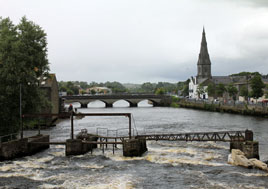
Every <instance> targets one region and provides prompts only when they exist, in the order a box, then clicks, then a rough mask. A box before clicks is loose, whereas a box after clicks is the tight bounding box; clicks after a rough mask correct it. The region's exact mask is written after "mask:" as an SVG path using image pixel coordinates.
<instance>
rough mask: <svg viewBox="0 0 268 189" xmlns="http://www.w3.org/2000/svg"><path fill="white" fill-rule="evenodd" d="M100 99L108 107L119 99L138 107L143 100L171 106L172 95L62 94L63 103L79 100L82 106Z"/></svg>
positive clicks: (154, 104) (156, 104)
mask: <svg viewBox="0 0 268 189" xmlns="http://www.w3.org/2000/svg"><path fill="white" fill-rule="evenodd" d="M96 100H100V101H102V102H104V103H105V106H106V107H113V103H115V102H116V101H118V100H125V101H127V102H128V103H129V106H130V107H137V106H138V103H139V102H141V101H143V100H149V101H151V102H152V105H153V106H169V105H170V104H171V96H169V95H154V94H105V95H87V96H85V95H83V96H79V95H77V96H62V97H61V99H60V102H61V105H64V103H74V102H79V103H80V104H81V108H87V105H88V103H90V102H93V101H96Z"/></svg>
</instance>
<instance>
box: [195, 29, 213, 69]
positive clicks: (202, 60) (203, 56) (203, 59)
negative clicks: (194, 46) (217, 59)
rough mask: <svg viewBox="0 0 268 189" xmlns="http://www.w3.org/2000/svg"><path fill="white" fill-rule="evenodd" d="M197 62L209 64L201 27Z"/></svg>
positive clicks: (204, 36) (204, 34) (205, 41)
mask: <svg viewBox="0 0 268 189" xmlns="http://www.w3.org/2000/svg"><path fill="white" fill-rule="evenodd" d="M197 64H203V65H210V64H211V62H210V58H209V54H208V47H207V40H206V33H205V28H203V33H202V41H201V48H200V53H199V58H198V62H197Z"/></svg>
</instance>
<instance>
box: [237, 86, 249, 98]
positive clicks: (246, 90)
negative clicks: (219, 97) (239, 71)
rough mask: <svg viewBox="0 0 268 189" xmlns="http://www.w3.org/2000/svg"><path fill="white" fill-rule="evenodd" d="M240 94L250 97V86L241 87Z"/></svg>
mask: <svg viewBox="0 0 268 189" xmlns="http://www.w3.org/2000/svg"><path fill="white" fill-rule="evenodd" d="M239 95H240V96H243V97H244V98H245V99H248V88H247V86H243V87H241V89H240V92H239Z"/></svg>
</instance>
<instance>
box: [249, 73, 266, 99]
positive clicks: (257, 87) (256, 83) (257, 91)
mask: <svg viewBox="0 0 268 189" xmlns="http://www.w3.org/2000/svg"><path fill="white" fill-rule="evenodd" d="M250 86H251V89H252V91H251V96H252V97H254V98H256V99H257V98H259V97H261V96H263V94H264V91H263V88H264V87H265V84H264V83H263V81H262V78H261V76H260V75H255V76H254V77H253V78H252V79H251V80H250Z"/></svg>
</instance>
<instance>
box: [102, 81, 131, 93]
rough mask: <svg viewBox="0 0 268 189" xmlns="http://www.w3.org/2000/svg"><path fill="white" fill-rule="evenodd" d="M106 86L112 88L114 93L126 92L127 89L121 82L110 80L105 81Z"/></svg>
mask: <svg viewBox="0 0 268 189" xmlns="http://www.w3.org/2000/svg"><path fill="white" fill-rule="evenodd" d="M104 86H105V87H107V88H110V89H112V92H113V93H125V92H126V91H127V89H126V88H125V87H124V86H123V85H122V84H121V83H119V82H116V81H114V82H109V81H107V82H106V83H104Z"/></svg>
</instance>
